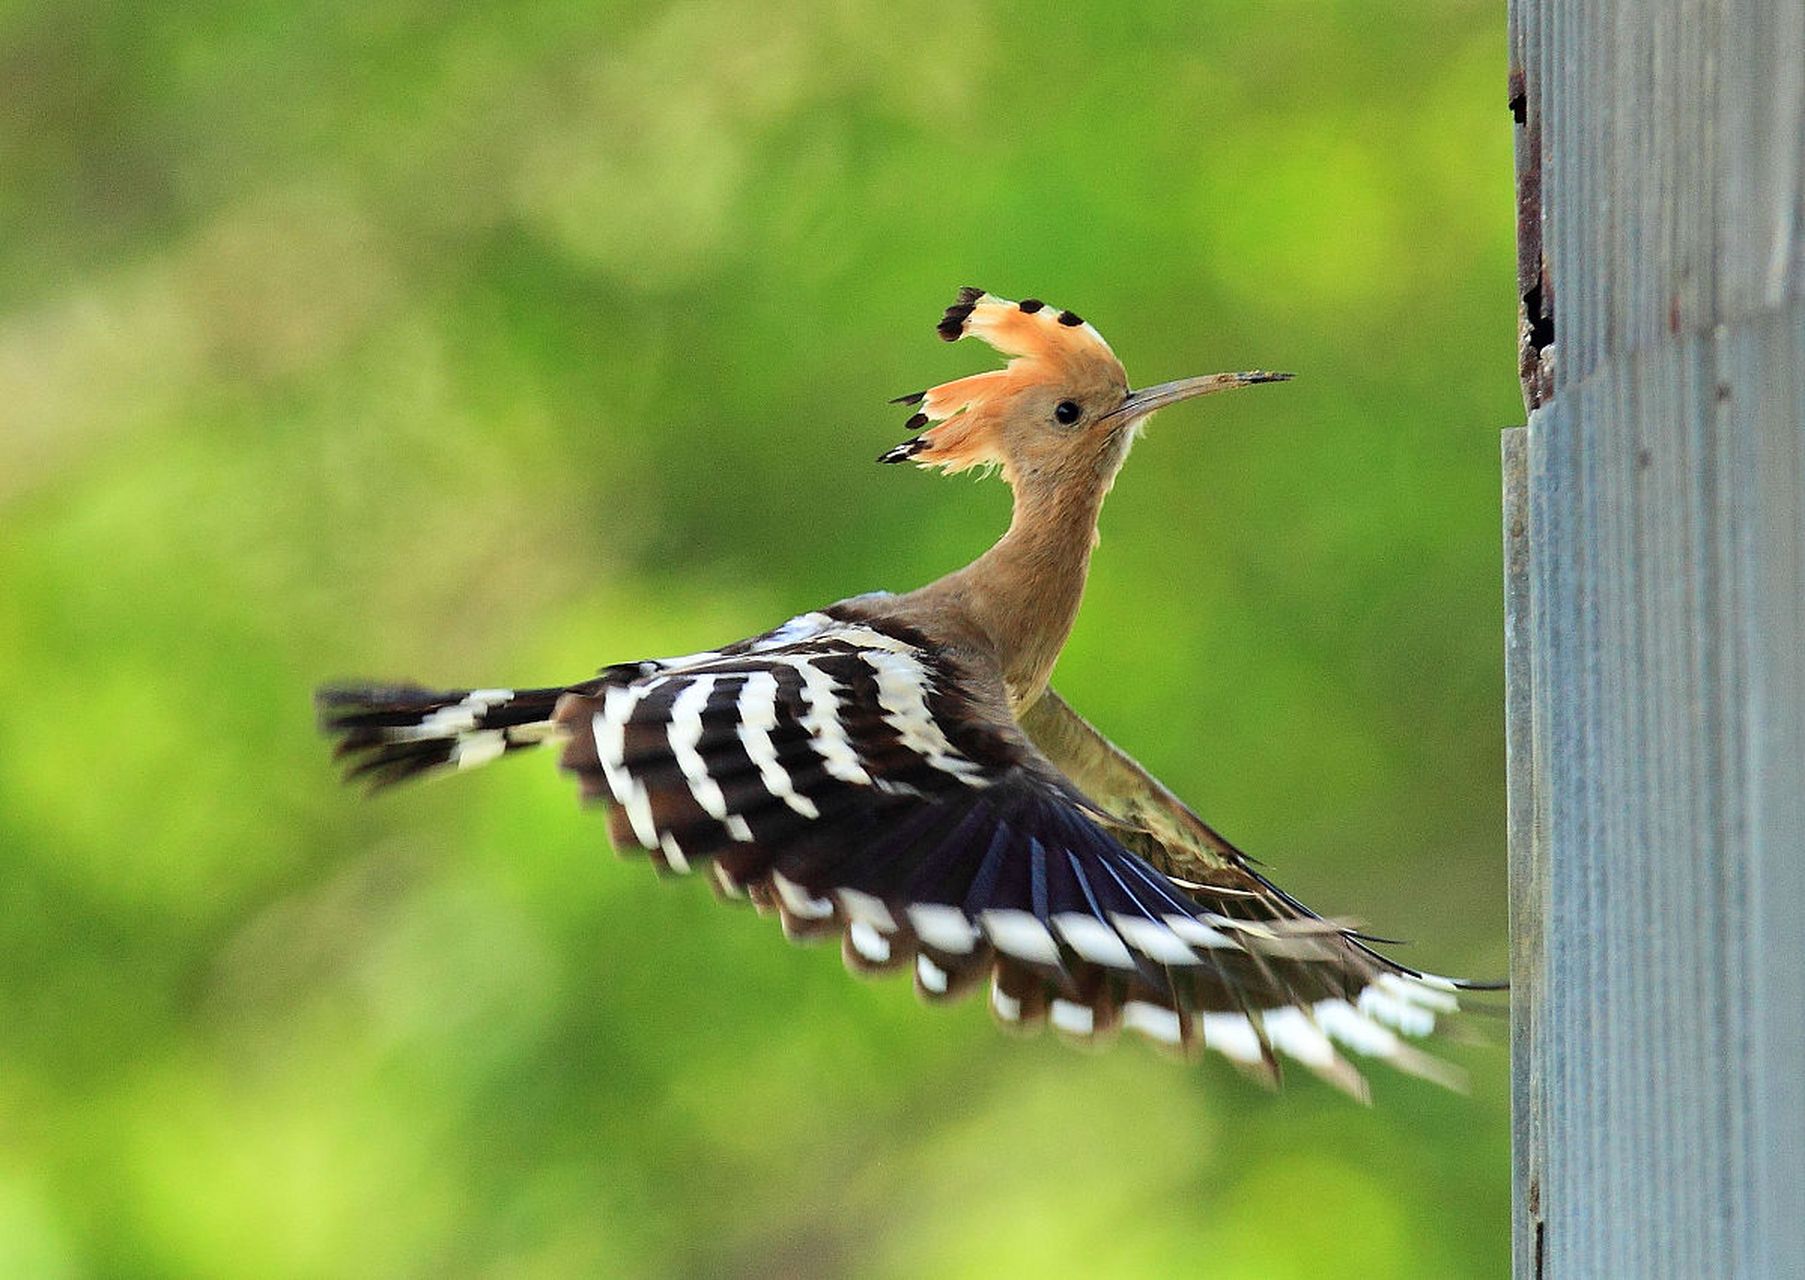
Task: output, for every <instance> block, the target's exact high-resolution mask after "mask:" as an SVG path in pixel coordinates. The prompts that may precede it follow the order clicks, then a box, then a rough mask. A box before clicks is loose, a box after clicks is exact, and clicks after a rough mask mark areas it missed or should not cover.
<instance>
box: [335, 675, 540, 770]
mask: <svg viewBox="0 0 1805 1280" xmlns="http://www.w3.org/2000/svg"><path fill="white" fill-rule="evenodd" d="M568 691H569V690H568V688H567V687H566V686H563V685H558V686H554V687H551V688H545V689H452V690H433V689H423V688H420V687H419V686H417V685H386V686H385V685H369V686H344V687H337V688H327V689H322V690H320V691H319V693H318V694H316V695H315V703H316V705H317V706H318V708H319V715H320V728H321V730H322V731H324V732H325V733H326V734H327V735H328V736H330V737H332V738H334V739H336V742H337V745H336V747H335V749H334V751H333V755H334V757H335V758H336V759H339V760H343V761H344V762H345V780H346V781H347V782H349V781H353V780H361V781H364V782H367V783H368V784H369V785H370V787H371V789H372V790H380V789H381V788H384V787H389V786H393V785H394V784H395V783H397V782H405V781H407V780H408V779H410V778H415V777H419V776H422V775H424V774H428V773H433V772H437V771H440V770H447V769H473V768H475V767H476V766H477V765H482V764H487V763H488V762H489V761H491V760H494V759H496V758H498V757H500V756H502V755H505V754H507V753H508V752H510V751H518V750H521V749H522V748H525V747H532V746H537V745H538V744H539V743H541V742H543V741H545V740H546V739H547V738H548V737H550V736H552V734H553V731H554V730H553V722H552V712H553V710H554V708H556V706H557V703H558V699H559V698H561V697H563V696H564V694H565V693H566V692H568Z"/></svg>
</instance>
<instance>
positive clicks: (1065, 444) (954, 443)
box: [878, 287, 1291, 488]
mask: <svg viewBox="0 0 1805 1280" xmlns="http://www.w3.org/2000/svg"><path fill="white" fill-rule="evenodd" d="M939 332H940V336H941V337H942V338H944V339H945V340H946V341H948V342H956V341H958V340H959V339H960V338H963V337H967V336H974V337H978V338H981V339H983V340H984V341H985V342H987V343H989V344H990V345H991V346H992V347H995V348H996V349H997V350H998V351H1000V352H1001V353H1002V354H1004V355H1005V356H1008V357H1009V362H1008V364H1007V365H1005V366H1004V367H1003V368H1001V369H992V370H989V371H987V372H985V373H975V374H972V375H971V376H970V377H966V378H959V379H957V380H955V381H953V382H945V383H942V384H941V385H939V386H937V387H931V388H929V389H928V390H926V391H922V392H917V393H916V394H914V395H908V396H901V397H899V398H898V399H897V400H896V402H895V403H898V404H908V405H913V406H915V410H916V411H915V415H914V416H913V417H911V418H910V419H909V424H908V425H909V427H910V428H911V429H912V430H918V431H920V434H919V435H917V436H915V437H914V438H913V439H910V440H906V441H904V442H903V443H902V444H899V445H897V446H896V447H895V448H894V449H891V450H889V451H888V452H887V453H885V454H883V455H882V456H881V457H880V458H879V459H878V461H880V462H914V463H917V464H918V465H920V466H924V467H939V468H941V469H942V470H943V471H947V472H954V471H964V470H967V469H968V468H971V467H998V468H1001V470H1002V472H1003V475H1004V478H1005V479H1007V480H1008V481H1009V483H1010V484H1011V485H1015V486H1017V487H1018V488H1019V487H1020V486H1021V484H1022V483H1023V482H1024V481H1038V482H1042V483H1053V484H1058V483H1062V482H1064V481H1067V480H1071V479H1078V478H1083V477H1090V476H1095V477H1101V478H1102V479H1103V480H1104V481H1105V483H1107V481H1108V480H1109V479H1110V478H1111V477H1113V476H1114V474H1115V472H1116V469H1117V468H1118V467H1120V466H1121V465H1122V460H1123V459H1124V458H1125V457H1126V456H1127V454H1128V446H1129V445H1130V443H1132V442H1133V440H1134V437H1135V435H1136V433H1137V432H1138V430H1139V428H1140V425H1141V424H1142V423H1144V422H1145V421H1146V420H1147V417H1148V415H1149V414H1151V413H1152V412H1153V411H1154V410H1155V409H1159V408H1162V407H1164V406H1165V405H1169V404H1174V403H1176V402H1177V401H1180V400H1188V399H1190V398H1191V397H1192V396H1200V395H1207V394H1209V393H1210V392H1212V391H1227V390H1229V389H1231V388H1233V387H1246V386H1252V385H1253V384H1255V383H1260V382H1282V381H1284V380H1285V379H1287V378H1289V377H1290V376H1291V375H1290V374H1288V373H1264V372H1259V371H1254V372H1248V373H1212V374H1206V375H1204V376H1202V377H1197V378H1181V379H1179V380H1178V381H1176V382H1162V383H1160V384H1159V385H1157V386H1152V387H1145V388H1143V389H1141V390H1139V391H1134V390H1131V389H1130V388H1129V386H1128V376H1127V374H1125V373H1124V372H1123V371H1122V362H1121V361H1120V360H1118V359H1116V355H1115V352H1113V351H1111V350H1110V349H1109V344H1108V343H1107V342H1105V341H1103V335H1102V334H1100V333H1098V332H1097V331H1096V330H1095V329H1094V328H1092V327H1091V326H1090V325H1089V324H1086V323H1085V322H1084V320H1083V319H1081V318H1080V317H1079V316H1077V315H1075V314H1074V313H1072V312H1070V311H1061V310H1059V309H1058V308H1056V307H1051V306H1048V305H1047V304H1046V303H1043V302H1041V301H1039V300H1038V299H1035V298H1025V299H1023V300H1022V301H1021V302H1011V301H1009V300H1008V299H1007V298H998V297H994V296H992V295H991V294H988V293H985V292H984V291H983V290H982V289H974V288H970V287H967V288H964V289H961V290H959V300H958V301H957V302H955V303H954V304H953V305H952V306H950V307H948V308H947V309H946V315H945V317H944V318H943V319H942V320H941V321H940V326H939Z"/></svg>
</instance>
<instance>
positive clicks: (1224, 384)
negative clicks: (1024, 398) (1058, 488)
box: [1103, 369, 1295, 422]
mask: <svg viewBox="0 0 1805 1280" xmlns="http://www.w3.org/2000/svg"><path fill="white" fill-rule="evenodd" d="M1293 376H1295V375H1293V374H1289V373H1268V372H1266V371H1265V370H1264V369H1250V370H1248V371H1247V372H1245V373H1206V374H1204V375H1203V376H1202V377H1201V378H1180V379H1178V381H1176V382H1162V383H1160V384H1158V385H1157V386H1152V387H1143V388H1141V389H1140V390H1139V391H1130V392H1129V393H1128V398H1127V399H1126V400H1124V401H1122V403H1121V404H1120V405H1119V406H1117V407H1116V408H1114V409H1111V410H1110V411H1109V412H1108V413H1106V414H1105V415H1103V416H1104V417H1105V418H1123V419H1127V420H1128V421H1131V422H1132V421H1133V420H1134V419H1136V418H1144V417H1146V416H1147V415H1148V414H1150V413H1152V412H1153V411H1154V410H1155V409H1163V408H1165V407H1166V406H1167V405H1169V404H1177V403H1178V402H1179V401H1180V400H1189V399H1190V398H1191V397H1192V396H1207V395H1209V394H1210V393H1211V392H1213V391H1232V390H1234V389H1235V388H1236V387H1251V386H1254V385H1256V384H1258V383H1261V382H1288V381H1290V380H1291V378H1292V377H1293Z"/></svg>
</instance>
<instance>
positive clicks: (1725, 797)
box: [1505, 0, 1805, 1280]
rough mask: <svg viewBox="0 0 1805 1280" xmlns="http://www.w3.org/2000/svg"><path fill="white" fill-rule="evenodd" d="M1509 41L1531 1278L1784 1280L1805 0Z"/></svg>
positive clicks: (1794, 1163) (1800, 1141)
mask: <svg viewBox="0 0 1805 1280" xmlns="http://www.w3.org/2000/svg"><path fill="white" fill-rule="evenodd" d="M1511 52H1512V60H1511V99H1512V109H1513V111H1514V112H1515V113H1516V116H1517V119H1518V121H1519V122H1520V123H1519V126H1518V130H1517V167H1518V215H1519V222H1520V226H1519V239H1518V245H1519V285H1520V289H1521V294H1522V299H1523V335H1522V336H1523V345H1522V352H1521V357H1522V373H1523V381H1524V394H1525V398H1526V400H1527V402H1528V405H1529V409H1530V413H1529V425H1528V428H1527V430H1526V432H1525V433H1524V437H1525V438H1519V439H1513V440H1507V442H1506V449H1505V454H1506V490H1507V494H1512V495H1514V500H1507V504H1506V520H1507V533H1506V536H1507V548H1508V550H1507V570H1508V572H1507V577H1508V578H1509V579H1510V581H1509V583H1508V585H1507V594H1508V596H1509V606H1508V610H1507V617H1508V619H1509V621H1508V626H1509V628H1510V631H1509V638H1508V644H1509V656H1508V659H1507V674H1508V679H1509V683H1510V688H1509V691H1508V703H1509V707H1510V712H1511V716H1510V742H1511V752H1510V768H1511V803H1510V814H1511V825H1512V865H1511V874H1512V893H1511V900H1512V908H1513V917H1514V918H1513V926H1512V935H1513V939H1514V942H1515V945H1516V948H1517V953H1516V956H1515V957H1514V960H1513V966H1512V968H1513V977H1514V979H1515V981H1516V983H1517V987H1516V993H1515V996H1514V997H1513V1002H1512V1003H1513V1014H1512V1017H1513V1026H1512V1056H1513V1072H1514V1089H1513V1106H1514V1113H1515V1114H1514V1123H1515V1134H1516V1144H1517V1155H1516V1169H1515V1174H1516V1191H1517V1195H1516V1221H1515V1224H1514V1225H1515V1230H1514V1239H1515V1243H1516V1265H1515V1274H1516V1275H1517V1276H1518V1277H1540V1276H1547V1277H1556V1278H1564V1277H1620V1276H1621V1277H1644V1276H1673V1277H1683V1278H1686V1280H1692V1278H1695V1277H1707V1276H1736V1277H1743V1276H1793V1275H1801V1274H1805V5H1801V4H1799V3H1798V2H1797V0H1716V2H1715V3H1712V4H1709V5H1707V4H1702V3H1699V2H1698V0H1513V3H1512V6H1511ZM1513 468H1514V470H1515V474H1514V476H1513ZM1513 528H1514V530H1515V533H1514V534H1513V533H1512V529H1513Z"/></svg>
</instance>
